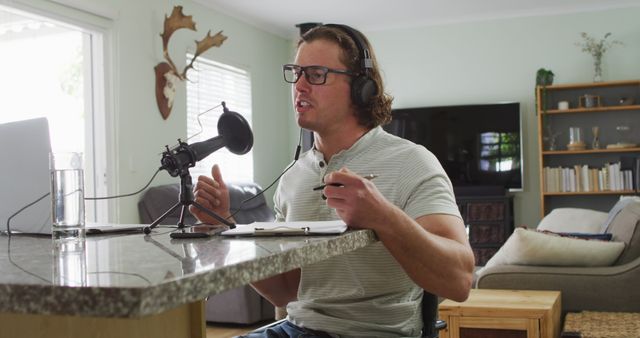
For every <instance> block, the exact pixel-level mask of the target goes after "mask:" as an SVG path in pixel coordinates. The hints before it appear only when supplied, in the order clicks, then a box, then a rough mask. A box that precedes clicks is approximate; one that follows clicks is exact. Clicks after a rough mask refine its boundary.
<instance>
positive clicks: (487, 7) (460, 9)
mask: <svg viewBox="0 0 640 338" xmlns="http://www.w3.org/2000/svg"><path fill="white" fill-rule="evenodd" d="M195 1H196V2H198V3H200V4H203V5H205V6H208V7H210V8H212V9H214V10H216V11H219V12H221V13H224V14H226V15H229V16H231V17H234V18H237V19H239V20H241V21H243V22H246V23H249V24H251V25H254V26H256V27H258V28H260V29H263V30H265V31H268V32H271V33H274V34H276V35H279V36H282V37H284V38H288V39H289V38H294V37H296V36H297V34H298V30H297V28H295V24H298V23H303V22H324V23H344V24H348V25H351V26H354V27H356V28H358V29H360V30H362V31H365V32H366V31H376V30H387V29H394V28H410V27H419V26H430V25H440V24H446V23H456V22H468V21H479V20H490V19H499V18H513V17H522V16H540V15H555V14H567V13H577V12H588V11H598V10H604V9H613V8H626V7H639V6H640V0H321V1H318V0H195ZM365 4H366V5H365Z"/></svg>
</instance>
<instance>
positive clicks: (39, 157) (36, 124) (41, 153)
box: [0, 118, 51, 234]
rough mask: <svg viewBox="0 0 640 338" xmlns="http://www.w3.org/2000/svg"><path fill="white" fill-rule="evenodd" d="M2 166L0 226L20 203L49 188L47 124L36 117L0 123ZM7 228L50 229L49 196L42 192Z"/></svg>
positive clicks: (39, 230)
mask: <svg viewBox="0 0 640 338" xmlns="http://www.w3.org/2000/svg"><path fill="white" fill-rule="evenodd" d="M0 144H2V145H3V149H2V166H1V168H2V169H1V170H2V172H1V173H0V230H2V231H6V226H7V220H8V219H9V217H11V215H13V214H14V213H16V212H18V211H19V210H20V209H22V208H23V207H25V206H27V205H28V204H30V203H32V202H34V201H36V200H37V199H38V198H41V197H42V196H44V195H45V194H47V193H48V192H49V190H50V187H49V184H50V183H49V182H50V177H49V175H50V174H49V153H50V152H51V141H50V139H49V124H48V122H47V119H46V118H36V119H30V120H23V121H17V122H10V123H4V124H0ZM11 231H19V232H26V233H43V234H44V233H50V232H51V197H49V196H46V197H45V198H43V199H42V200H40V201H39V202H37V203H35V204H34V205H32V206H30V207H28V208H26V209H25V210H23V211H22V212H20V213H19V214H18V215H16V216H15V217H13V218H12V219H11Z"/></svg>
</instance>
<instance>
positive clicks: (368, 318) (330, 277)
mask: <svg viewBox="0 0 640 338" xmlns="http://www.w3.org/2000/svg"><path fill="white" fill-rule="evenodd" d="M342 167H347V168H349V169H350V170H351V171H353V172H355V173H357V174H359V175H367V174H375V175H378V177H377V178H375V179H374V180H373V181H372V182H373V183H374V184H375V185H376V187H377V189H378V190H379V191H380V192H381V193H382V195H384V196H385V198H386V199H387V200H389V201H390V202H392V203H393V204H395V205H396V206H398V207H400V208H401V209H402V210H404V212H405V213H406V214H407V215H409V216H410V217H411V218H413V219H416V218H418V217H420V216H423V215H429V214H436V213H438V214H450V215H455V216H458V217H460V213H459V211H458V208H457V206H456V202H455V197H454V195H453V190H452V187H451V182H450V180H449V178H448V177H447V175H446V174H445V172H444V170H443V169H442V166H441V165H440V163H439V162H438V160H437V159H436V157H435V156H434V155H433V154H432V153H431V152H429V151H428V150H427V149H425V148H424V147H422V146H419V145H416V144H414V143H412V142H410V141H407V140H404V139H401V138H399V137H396V136H393V135H391V134H389V133H387V132H386V131H384V130H383V129H382V128H381V127H376V128H374V129H372V130H370V131H369V132H367V133H366V134H365V135H363V136H362V137H361V138H360V139H359V140H358V141H357V142H356V143H355V144H353V146H351V148H349V149H346V150H343V151H341V152H339V153H337V154H335V155H334V156H333V157H332V158H331V160H330V161H329V162H325V161H324V158H323V155H322V154H321V153H320V152H318V151H317V150H315V149H311V150H309V151H307V152H305V153H304V154H302V155H301V156H300V159H299V160H298V162H297V163H296V164H295V165H294V166H293V167H292V168H291V169H290V170H289V171H288V172H287V173H286V174H285V175H284V176H283V177H282V179H281V181H280V184H279V185H278V189H277V190H276V193H275V195H274V204H275V211H276V218H277V220H278V221H324V220H336V219H339V217H338V216H337V214H336V212H335V210H334V209H332V208H329V207H328V206H327V204H326V202H325V201H324V200H323V199H322V191H313V187H314V186H317V185H319V184H321V183H322V178H323V177H324V175H326V174H328V173H330V172H332V171H336V170H339V169H340V168H342ZM421 301H422V289H421V288H420V287H418V286H417V285H416V284H415V283H414V282H413V281H412V280H411V279H410V278H409V277H408V276H407V274H406V273H405V272H404V270H403V269H402V268H401V267H400V265H399V264H398V263H397V262H396V260H395V259H394V258H393V256H392V255H391V254H390V253H389V252H388V251H387V249H386V248H385V247H384V246H383V245H382V243H380V242H377V243H374V244H372V245H369V246H367V247H365V248H362V249H359V250H356V251H353V252H350V253H347V254H344V255H339V256H336V257H333V258H330V259H327V260H324V261H321V262H318V263H315V264H312V265H308V266H305V267H303V268H302V275H301V280H300V287H299V291H298V300H297V301H294V302H291V303H289V305H288V306H287V312H288V314H289V317H288V318H289V320H291V321H292V322H293V323H294V324H296V325H299V326H303V327H307V328H310V329H317V330H323V331H326V332H330V333H332V334H337V335H340V336H341V337H343V336H344V337H349V336H369V337H384V336H403V337H417V336H419V335H420V330H421V328H422V319H421V311H420V304H421Z"/></svg>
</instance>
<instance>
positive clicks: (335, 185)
mask: <svg viewBox="0 0 640 338" xmlns="http://www.w3.org/2000/svg"><path fill="white" fill-rule="evenodd" d="M376 177H378V175H373V174H369V175H365V176H362V178H364V179H366V180H372V179H374V178H376ZM328 185H330V186H332V187H341V186H343V184H342V183H327V184H323V185H319V186H317V187H315V188H313V191H318V190H322V189H324V187H326V186H328Z"/></svg>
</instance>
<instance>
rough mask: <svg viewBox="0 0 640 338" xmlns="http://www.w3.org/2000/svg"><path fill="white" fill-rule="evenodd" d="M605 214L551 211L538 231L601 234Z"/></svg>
mask: <svg viewBox="0 0 640 338" xmlns="http://www.w3.org/2000/svg"><path fill="white" fill-rule="evenodd" d="M608 216H609V215H608V214H607V213H606V212H602V211H596V210H591V209H581V208H557V209H553V210H552V211H551V212H550V213H549V214H548V215H547V216H545V217H544V218H543V219H542V220H541V221H540V223H539V224H538V227H537V229H538V230H547V231H553V232H577V233H591V234H595V233H602V232H604V231H603V230H602V225H603V224H604V222H605V221H606V220H607V217H608Z"/></svg>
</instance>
